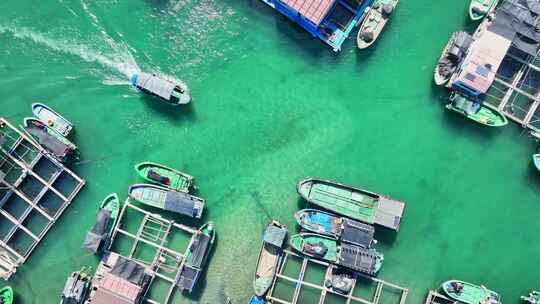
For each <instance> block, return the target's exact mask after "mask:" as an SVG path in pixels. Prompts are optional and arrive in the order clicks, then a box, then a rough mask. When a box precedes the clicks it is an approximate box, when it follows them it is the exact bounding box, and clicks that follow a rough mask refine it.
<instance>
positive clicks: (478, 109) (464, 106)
mask: <svg viewBox="0 0 540 304" xmlns="http://www.w3.org/2000/svg"><path fill="white" fill-rule="evenodd" d="M446 108H447V109H448V110H451V111H454V112H457V113H459V114H461V115H463V116H465V117H467V118H469V119H471V120H473V121H476V122H477V123H479V124H482V125H484V126H489V127H502V126H505V125H507V124H508V119H506V116H505V115H504V114H503V113H501V112H499V111H497V110H495V109H493V108H490V107H488V106H486V105H484V104H482V103H481V102H476V101H472V100H469V99H467V98H466V97H464V96H462V95H461V94H457V93H452V95H450V103H448V104H447V105H446Z"/></svg>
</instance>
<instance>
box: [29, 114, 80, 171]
mask: <svg viewBox="0 0 540 304" xmlns="http://www.w3.org/2000/svg"><path fill="white" fill-rule="evenodd" d="M23 127H24V130H25V131H26V132H27V133H28V134H29V135H30V136H31V137H32V138H33V139H34V140H35V141H37V142H38V143H39V144H40V145H41V146H43V147H44V148H45V149H46V150H47V151H49V152H50V153H52V154H53V155H54V156H55V157H56V158H57V159H58V160H59V161H62V162H64V161H66V160H67V159H68V158H69V157H70V156H71V155H73V154H74V153H75V151H77V149H78V148H77V146H76V145H75V144H74V143H72V142H71V141H69V140H68V139H67V138H65V137H63V136H62V135H60V133H58V132H56V131H55V130H53V129H51V128H49V127H48V126H47V125H46V124H44V123H43V122H42V121H40V120H38V119H36V118H29V117H27V118H25V119H24V125H23Z"/></svg>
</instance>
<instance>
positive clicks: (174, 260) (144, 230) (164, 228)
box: [109, 199, 198, 304]
mask: <svg viewBox="0 0 540 304" xmlns="http://www.w3.org/2000/svg"><path fill="white" fill-rule="evenodd" d="M131 212H136V213H139V214H140V215H142V220H141V222H140V224H139V226H138V229H137V232H135V233H131V232H128V231H127V229H125V228H124V227H123V224H124V221H127V219H126V217H128V215H127V213H131ZM197 231H198V230H197V229H195V228H193V227H189V226H186V225H182V224H178V223H176V222H174V221H172V220H168V219H165V218H163V217H161V216H160V215H158V214H154V213H150V212H148V211H146V210H144V209H141V208H139V207H137V206H135V205H132V204H131V203H130V202H129V199H126V201H125V204H124V207H123V208H122V210H121V211H120V215H119V218H118V221H117V223H116V225H115V227H114V229H113V233H112V237H111V242H110V245H109V250H110V249H111V248H112V247H113V245H114V244H113V243H114V241H115V239H117V238H120V237H124V238H127V239H128V240H129V241H130V244H131V247H130V250H129V253H128V254H127V255H126V256H125V257H126V258H128V259H130V260H132V261H135V262H136V263H138V264H140V265H142V266H144V267H146V268H147V269H148V270H149V271H150V272H151V273H152V276H153V280H152V281H154V280H155V279H156V278H157V279H161V280H162V281H163V282H166V283H167V284H168V286H169V287H168V292H167V294H166V295H165V298H164V299H163V300H157V299H152V298H150V297H147V298H145V301H146V302H147V303H152V304H160V303H165V304H167V303H170V302H171V300H172V297H173V295H174V292H175V289H176V281H177V277H178V275H179V274H180V272H181V270H182V267H183V265H184V257H185V255H186V252H187V251H188V250H189V248H190V247H191V245H192V243H193V241H194V239H195V235H196V233H197ZM178 232H181V233H187V234H189V235H190V236H191V239H190V241H189V244H188V245H187V247H186V249H185V250H184V251H183V252H179V251H177V250H174V249H171V248H170V245H171V238H172V236H173V235H174V234H175V233H178ZM143 246H144V247H145V249H148V248H151V249H152V250H153V251H154V256H153V257H152V258H151V259H146V260H145V259H141V258H139V257H138V256H137V252H138V250H141V251H142V247H143ZM151 288H152V283H150V287H149V289H151Z"/></svg>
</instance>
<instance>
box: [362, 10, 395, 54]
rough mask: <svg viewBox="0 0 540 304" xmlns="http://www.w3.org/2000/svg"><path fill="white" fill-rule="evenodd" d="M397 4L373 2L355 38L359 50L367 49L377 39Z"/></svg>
mask: <svg viewBox="0 0 540 304" xmlns="http://www.w3.org/2000/svg"><path fill="white" fill-rule="evenodd" d="M397 4H398V0H375V2H374V3H373V5H372V6H371V9H370V10H369V12H368V13H367V15H366V17H365V18H364V20H363V21H362V23H361V24H360V29H359V30H358V34H357V36H356V44H357V45H358V48H359V49H365V48H368V47H369V46H371V45H372V44H373V43H374V42H375V40H377V38H379V35H380V33H381V32H382V30H383V29H384V26H385V25H386V23H387V22H388V20H389V19H390V15H391V14H392V12H393V11H394V9H395V8H396V6H397Z"/></svg>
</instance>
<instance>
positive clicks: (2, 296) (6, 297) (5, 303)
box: [0, 286, 13, 304]
mask: <svg viewBox="0 0 540 304" xmlns="http://www.w3.org/2000/svg"><path fill="white" fill-rule="evenodd" d="M0 301H1V302H0V303H1V304H12V303H13V289H12V288H11V287H10V286H6V287H2V288H1V289H0Z"/></svg>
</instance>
